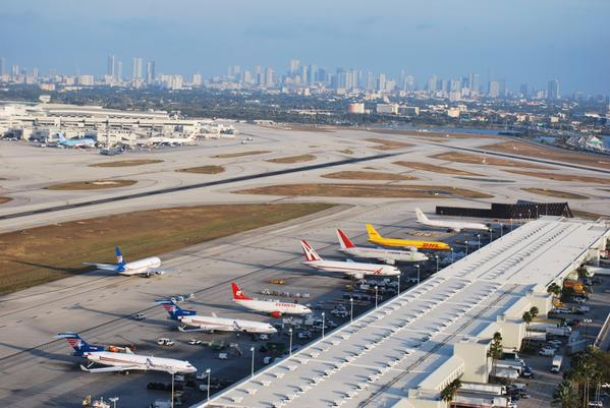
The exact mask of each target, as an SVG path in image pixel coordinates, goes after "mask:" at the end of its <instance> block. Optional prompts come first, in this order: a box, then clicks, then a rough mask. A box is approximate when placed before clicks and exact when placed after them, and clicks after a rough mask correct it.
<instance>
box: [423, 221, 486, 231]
mask: <svg viewBox="0 0 610 408" xmlns="http://www.w3.org/2000/svg"><path fill="white" fill-rule="evenodd" d="M417 222H418V223H419V224H422V225H425V226H428V227H433V228H446V229H450V230H453V231H456V232H459V231H462V230H472V231H489V228H488V227H487V225H485V224H480V223H476V222H459V221H437V220H427V221H417Z"/></svg>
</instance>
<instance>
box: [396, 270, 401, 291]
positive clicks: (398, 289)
mask: <svg viewBox="0 0 610 408" xmlns="http://www.w3.org/2000/svg"><path fill="white" fill-rule="evenodd" d="M398 295H400V274H398V288H397V291H396V296H398Z"/></svg>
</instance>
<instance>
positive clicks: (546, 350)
mask: <svg viewBox="0 0 610 408" xmlns="http://www.w3.org/2000/svg"><path fill="white" fill-rule="evenodd" d="M538 354H540V355H541V356H554V355H555V349H554V348H551V347H547V346H545V347H543V348H541V349H540V350H539V351H538Z"/></svg>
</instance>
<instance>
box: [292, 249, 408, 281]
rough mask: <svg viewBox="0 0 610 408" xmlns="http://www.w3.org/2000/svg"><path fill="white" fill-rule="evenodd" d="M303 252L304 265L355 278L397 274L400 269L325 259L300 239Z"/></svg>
mask: <svg viewBox="0 0 610 408" xmlns="http://www.w3.org/2000/svg"><path fill="white" fill-rule="evenodd" d="M301 246H302V247H303V252H304V253H305V262H303V263H304V264H305V265H308V266H311V267H312V268H314V269H318V270H321V271H325V272H342V273H344V274H346V275H348V276H351V277H353V278H355V279H362V278H364V277H365V276H366V275H373V276H397V275H400V270H398V268H396V267H395V266H390V265H379V264H373V263H360V262H352V261H347V262H346V261H325V260H323V259H322V258H321V257H320V255H318V253H317V252H316V251H315V250H314V249H313V248H312V247H311V245H309V243H308V242H307V241H301Z"/></svg>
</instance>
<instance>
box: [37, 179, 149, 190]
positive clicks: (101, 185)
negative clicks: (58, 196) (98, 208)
mask: <svg viewBox="0 0 610 408" xmlns="http://www.w3.org/2000/svg"><path fill="white" fill-rule="evenodd" d="M136 183H137V181H136V180H93V181H72V182H70V183H61V184H53V185H50V186H48V187H45V188H46V189H47V190H60V191H67V190H107V189H110V188H118V187H127V186H132V185H134V184H136Z"/></svg>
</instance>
